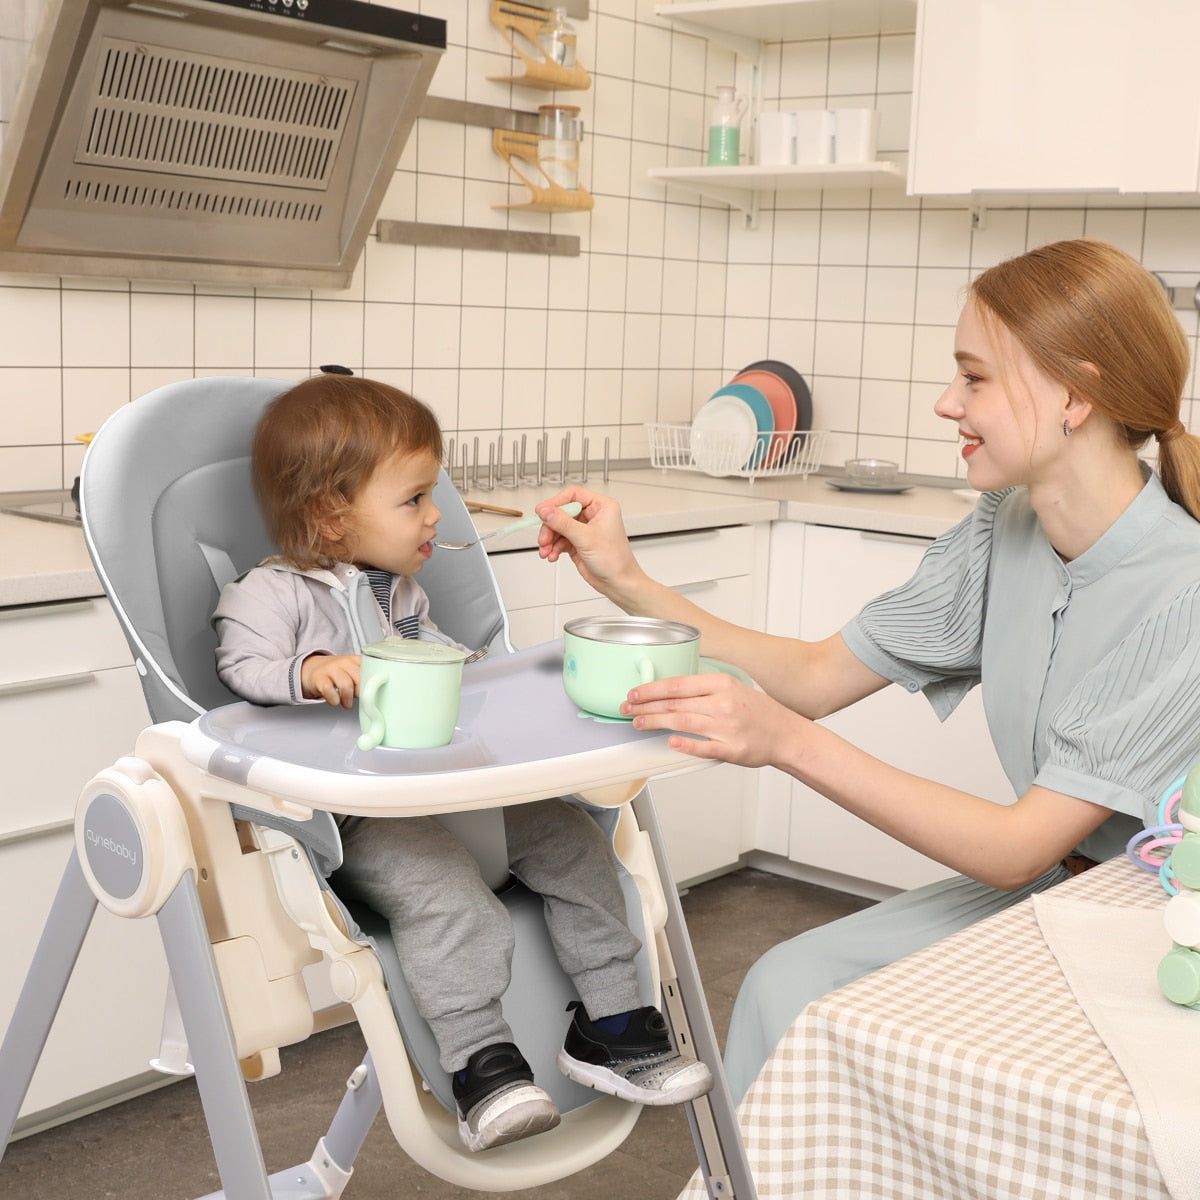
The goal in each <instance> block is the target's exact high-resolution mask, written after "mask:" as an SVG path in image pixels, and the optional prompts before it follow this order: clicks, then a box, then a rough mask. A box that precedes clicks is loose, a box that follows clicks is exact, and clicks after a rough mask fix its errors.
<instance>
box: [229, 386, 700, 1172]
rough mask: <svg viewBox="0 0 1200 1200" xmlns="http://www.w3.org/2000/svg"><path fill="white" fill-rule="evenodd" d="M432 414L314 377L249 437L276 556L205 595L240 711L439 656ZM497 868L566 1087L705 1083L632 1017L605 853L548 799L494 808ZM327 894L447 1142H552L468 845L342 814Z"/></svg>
mask: <svg viewBox="0 0 1200 1200" xmlns="http://www.w3.org/2000/svg"><path fill="white" fill-rule="evenodd" d="M441 453H442V435H441V430H440V429H439V427H438V423H437V419H436V418H435V417H434V415H433V413H432V412H430V410H429V409H428V408H426V406H425V405H423V404H421V403H420V402H419V401H417V400H414V399H413V398H412V397H411V396H409V395H407V394H406V393H404V392H401V391H399V390H397V389H396V388H393V387H389V386H388V385H386V384H382V383H378V382H374V381H372V380H367V379H361V378H357V377H348V376H346V375H335V374H326V375H319V376H315V377H313V378H311V379H308V380H306V381H304V382H303V383H300V384H297V385H296V386H295V387H293V388H291V389H289V390H288V391H287V392H285V393H283V394H282V395H281V396H279V397H278V398H277V399H276V400H275V401H274V402H273V403H272V404H271V405H270V407H269V408H268V409H267V411H266V413H265V414H264V416H263V418H262V421H261V422H260V424H259V427H258V430H257V432H256V434H255V440H254V449H253V459H252V466H253V476H254V487H255V493H256V495H257V497H258V501H259V504H260V506H261V508H262V511H263V515H264V517H265V519H266V522H267V526H268V528H269V530H270V532H271V534H272V536H273V537H274V538H275V540H276V544H277V545H278V546H279V547H280V554H279V555H278V556H276V557H273V558H269V559H266V560H264V561H263V562H262V563H260V564H259V565H258V566H256V567H254V568H253V569H252V570H250V571H248V572H247V573H246V574H245V575H244V576H242V577H241V578H240V579H238V580H237V581H236V582H234V583H231V584H229V585H227V586H226V587H225V588H224V589H223V590H222V592H221V598H220V602H219V603H218V605H217V609H216V612H215V614H214V616H213V621H214V624H215V626H216V629H217V633H218V636H219V639H220V645H219V647H218V649H217V670H218V673H219V674H220V677H221V679H222V681H223V682H224V683H225V685H226V686H227V687H228V688H230V690H231V691H233V692H235V693H236V694H237V695H239V696H242V697H243V698H244V699H246V700H249V701H252V702H254V703H256V704H301V703H304V702H306V701H312V702H320V701H324V702H325V703H327V704H331V705H335V706H337V705H340V706H342V707H344V708H351V707H352V706H353V704H354V700H355V696H356V694H357V691H358V685H359V671H360V658H359V653H360V651H361V649H362V647H363V646H364V645H367V644H368V643H370V642H374V641H378V640H380V639H381V638H384V637H387V636H396V635H398V634H399V635H401V636H404V637H415V638H421V639H423V640H426V641H439V642H444V643H448V644H451V645H457V643H455V642H453V641H452V639H450V638H448V637H447V636H446V635H445V634H443V633H442V632H440V631H439V630H438V628H437V626H436V625H435V624H434V623H433V622H432V620H431V619H430V614H429V600H428V597H427V596H426V594H425V592H424V591H423V590H422V588H421V587H420V585H419V584H418V583H417V581H416V579H415V578H414V577H415V576H416V574H417V573H418V572H419V571H420V570H421V568H422V567H423V566H424V565H425V562H426V561H427V560H428V559H429V557H430V555H431V554H432V553H433V549H434V548H433V545H432V540H433V538H434V537H435V535H436V533H437V522H438V520H439V518H440V516H441V514H440V513H439V511H438V509H437V508H436V507H435V505H434V503H433V499H432V493H433V488H434V484H435V483H436V482H437V478H438V470H439V463H440V460H441ZM504 824H505V833H506V839H507V845H508V855H509V868H510V870H511V871H512V873H513V875H514V876H516V878H517V879H519V880H520V881H521V882H522V883H524V884H525V885H526V886H527V887H529V888H530V889H532V890H533V891H534V892H537V893H539V894H540V895H541V896H542V897H543V899H544V910H545V917H546V923H547V926H548V928H549V931H550V937H551V941H552V943H553V945H554V949H555V953H556V954H557V956H558V959H559V962H560V963H561V964H562V967H563V970H564V971H565V972H566V974H567V975H568V976H569V977H570V979H571V981H572V983H573V984H574V986H575V989H576V991H577V992H578V994H579V997H580V1000H579V1001H577V1002H574V1003H573V1004H572V1005H571V1006H570V1007H571V1009H572V1010H573V1016H572V1019H571V1022H570V1025H569V1028H568V1030H567V1033H566V1039H565V1042H564V1044H563V1047H562V1049H561V1050H560V1051H559V1054H558V1066H559V1069H560V1070H561V1071H562V1072H563V1073H564V1074H565V1075H567V1076H568V1077H569V1078H571V1079H574V1080H576V1081H577V1082H579V1083H581V1084H584V1085H586V1086H588V1087H592V1088H596V1089H597V1090H599V1091H602V1092H607V1093H610V1094H612V1095H616V1096H620V1097H622V1098H623V1099H626V1100H630V1101H633V1102H635V1103H638V1104H677V1103H681V1102H683V1101H685V1100H693V1099H695V1098H696V1097H697V1096H700V1095H703V1094H704V1093H705V1092H707V1091H708V1089H709V1088H710V1087H711V1086H712V1076H711V1074H710V1073H709V1070H708V1068H707V1067H706V1066H705V1065H704V1064H703V1063H701V1062H698V1061H697V1060H696V1059H695V1058H694V1057H692V1056H691V1055H689V1054H684V1053H681V1052H679V1051H677V1050H676V1049H674V1048H673V1046H672V1045H671V1041H670V1038H669V1035H668V1032H667V1027H666V1022H665V1021H664V1019H663V1017H662V1015H661V1013H660V1012H659V1011H658V1010H657V1009H656V1008H653V1007H643V1006H641V1005H640V1003H639V1001H640V996H639V992H638V984H637V974H636V965H635V956H636V955H637V953H638V951H639V949H640V943H639V941H638V939H637V937H636V936H635V935H634V934H633V933H632V932H631V930H630V929H629V926H628V922H627V919H626V911H625V901H624V896H623V894H622V891H621V886H620V882H619V880H618V877H617V871H616V866H615V863H614V860H613V854H612V849H611V846H610V845H609V842H608V839H607V838H606V837H605V835H604V834H603V833H602V831H601V830H600V828H599V826H598V825H597V824H596V823H595V821H593V820H592V818H591V817H590V816H588V815H587V813H586V812H584V811H583V810H582V809H581V808H580V807H579V806H578V805H575V804H572V803H569V802H568V801H566V800H563V799H561V798H558V797H555V798H552V799H547V800H540V801H537V802H536V803H532V804H522V805H515V806H511V807H508V808H505V809H504ZM338 825H339V828H340V832H341V837H342V846H343V862H342V866H341V867H340V868H339V870H338V871H337V872H336V873H335V875H334V876H333V880H332V882H333V884H334V886H335V888H336V889H337V891H338V893H339V895H342V896H344V897H346V898H348V899H357V900H360V901H362V902H364V903H366V904H367V905H369V906H370V907H371V908H372V909H374V910H375V911H376V912H378V913H380V915H382V916H383V917H385V918H386V919H387V921H388V924H389V926H390V928H391V931H392V936H393V938H394V940H395V944H396V950H397V952H398V954H399V958H400V964H401V967H402V968H403V971H404V976H405V979H406V981H407V983H408V985H409V989H410V991H411V992H412V995H413V999H414V1000H415V1002H416V1005H417V1008H418V1010H419V1012H420V1013H421V1015H422V1017H424V1019H425V1020H426V1022H428V1024H429V1027H430V1029H431V1030H432V1031H433V1035H434V1037H435V1039H436V1041H437V1045H438V1051H439V1055H440V1060H441V1065H442V1067H443V1068H444V1069H445V1070H446V1071H447V1072H449V1074H450V1075H451V1078H452V1089H453V1093H454V1097H455V1100H456V1103H457V1108H458V1123H459V1133H460V1135H461V1137H462V1140H463V1142H464V1143H465V1144H466V1145H467V1146H468V1147H469V1148H470V1149H471V1150H484V1149H487V1148H489V1147H492V1146H499V1145H503V1144H504V1143H505V1142H511V1141H515V1140H516V1139H518V1138H523V1137H528V1136H530V1135H531V1134H535V1133H540V1132H542V1131H543V1130H546V1129H551V1128H553V1127H554V1126H555V1125H557V1124H558V1122H559V1119H560V1117H559V1112H558V1109H557V1107H556V1105H555V1104H554V1101H553V1100H552V1099H551V1098H550V1096H549V1095H548V1094H547V1093H546V1092H545V1091H544V1090H543V1089H542V1088H540V1087H538V1086H537V1085H536V1084H535V1083H534V1080H533V1072H532V1071H531V1070H530V1067H529V1064H528V1063H527V1062H526V1060H525V1058H524V1056H523V1055H522V1054H521V1052H520V1050H519V1049H518V1048H517V1047H516V1046H515V1045H514V1044H513V1041H512V1031H511V1029H510V1028H509V1026H508V1024H507V1023H506V1022H505V1020H504V1015H503V1012H502V1010H501V1002H500V998H501V996H502V995H503V993H504V991H505V989H506V987H507V986H508V982H509V974H510V968H511V962H512V954H513V930H512V925H511V922H510V919H509V917H508V914H507V911H506V910H505V908H504V906H503V905H502V904H501V903H500V901H499V900H498V899H497V898H496V896H495V895H494V894H493V893H492V891H491V889H490V888H489V887H488V886H487V885H486V884H485V883H484V881H483V879H482V878H481V876H480V873H479V868H478V865H477V864H476V862H475V859H474V858H473V857H472V856H471V854H470V853H469V852H468V850H467V849H466V847H465V846H464V845H463V844H462V843H461V842H460V841H459V840H458V839H457V838H455V837H454V836H453V835H452V834H451V833H449V832H448V831H447V830H446V829H444V828H443V827H442V826H441V825H440V824H438V823H437V822H436V821H435V820H434V819H433V818H432V817H404V818H396V819H389V818H364V817H353V816H350V817H340V818H338Z"/></svg>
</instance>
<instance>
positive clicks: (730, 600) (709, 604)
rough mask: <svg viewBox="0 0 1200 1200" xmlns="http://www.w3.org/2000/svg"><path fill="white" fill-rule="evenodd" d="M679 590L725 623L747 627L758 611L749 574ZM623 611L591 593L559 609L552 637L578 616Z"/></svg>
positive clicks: (597, 615) (710, 581)
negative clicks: (749, 616)
mask: <svg viewBox="0 0 1200 1200" xmlns="http://www.w3.org/2000/svg"><path fill="white" fill-rule="evenodd" d="M675 591H677V592H678V593H679V594H680V595H681V596H686V597H687V598H688V599H689V600H692V601H694V602H695V603H696V604H698V605H700V607H701V608H703V609H705V610H706V611H708V612H710V613H712V615H713V616H714V617H720V618H721V620H723V621H734V622H736V623H737V624H740V625H745V624H746V623H747V621H748V620H749V618H748V617H747V614H748V613H752V612H753V611H754V609H753V604H754V586H753V582H752V580H751V578H750V576H748V575H742V576H739V577H738V578H737V579H706V580H703V581H701V582H699V583H691V584H686V583H685V584H681V585H679V586H677V587H676V588H675ZM620 612H621V610H620V609H619V608H618V607H617V606H616V605H615V604H613V603H612V601H611V600H606V599H605V598H604V597H603V596H598V595H596V593H595V592H588V593H587V598H586V599H583V600H575V601H573V602H572V603H570V604H560V605H559V606H558V628H557V629H556V630H555V631H554V633H553V634H552V635H551V636H553V637H558V636H559V634H561V633H562V627H563V625H564V624H565V623H566V622H567V621H571V620H573V619H574V618H575V617H614V616H618V615H619V614H620Z"/></svg>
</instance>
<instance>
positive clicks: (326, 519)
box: [309, 501, 349, 547]
mask: <svg viewBox="0 0 1200 1200" xmlns="http://www.w3.org/2000/svg"><path fill="white" fill-rule="evenodd" d="M309 524H310V526H311V527H312V528H314V529H316V531H317V533H319V534H320V535H321V540H322V541H323V542H324V543H325V544H326V545H327V546H329V547H336V546H341V545H342V543H343V541H344V540H345V538H346V535H347V532H348V529H349V526H348V524H347V521H346V514H345V513H344V512H336V511H334V510H332V509H331V508H330V507H329V506H328V505H323V504H320V503H319V502H316V501H314V502H313V504H312V507H311V508H310V509H309Z"/></svg>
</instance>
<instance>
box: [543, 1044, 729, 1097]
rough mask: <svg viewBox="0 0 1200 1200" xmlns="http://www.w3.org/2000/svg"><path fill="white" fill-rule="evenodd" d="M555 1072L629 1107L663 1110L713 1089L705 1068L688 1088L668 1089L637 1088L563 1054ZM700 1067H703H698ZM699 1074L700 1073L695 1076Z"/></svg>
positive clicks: (596, 1066) (602, 1068)
mask: <svg viewBox="0 0 1200 1200" xmlns="http://www.w3.org/2000/svg"><path fill="white" fill-rule="evenodd" d="M557 1061H558V1069H559V1070H560V1071H561V1072H562V1073H563V1074H564V1075H565V1076H566V1077H567V1078H568V1079H573V1080H574V1081H575V1082H576V1083H581V1084H583V1086H584V1087H588V1088H591V1089H592V1090H593V1091H597V1092H604V1094H605V1095H607V1096H616V1097H617V1099H618V1100H628V1101H630V1103H632V1104H646V1105H649V1106H651V1107H654V1108H658V1107H665V1106H666V1105H669V1104H684V1103H686V1102H687V1101H689V1100H697V1099H699V1098H700V1097H701V1096H703V1095H705V1094H706V1093H707V1092H709V1091H710V1090H711V1088H712V1085H713V1080H712V1075H711V1074H710V1073H709V1071H708V1068H707V1067H705V1068H704V1075H703V1076H699V1077H698V1078H696V1079H695V1080H693V1081H692V1082H691V1083H690V1084H686V1085H684V1086H682V1087H677V1088H671V1089H670V1090H669V1091H664V1090H663V1089H662V1088H644V1087H638V1085H637V1084H636V1083H630V1082H629V1080H628V1079H625V1078H624V1077H623V1076H621V1075H618V1074H616V1073H615V1072H614V1071H611V1070H609V1068H608V1067H602V1066H599V1065H597V1064H596V1063H588V1062H582V1061H581V1060H580V1059H578V1058H573V1057H572V1056H571V1055H570V1054H568V1053H567V1052H566V1050H560V1051H559V1052H558V1060H557ZM697 1065H698V1066H703V1065H704V1064H703V1063H697ZM697 1074H699V1073H697Z"/></svg>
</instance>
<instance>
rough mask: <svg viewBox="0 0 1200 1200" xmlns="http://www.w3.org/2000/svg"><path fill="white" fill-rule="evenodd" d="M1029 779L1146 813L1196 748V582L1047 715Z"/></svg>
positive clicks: (1199, 650)
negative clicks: (1039, 755) (1043, 750)
mask: <svg viewBox="0 0 1200 1200" xmlns="http://www.w3.org/2000/svg"><path fill="white" fill-rule="evenodd" d="M1047 742H1048V746H1047V755H1046V760H1045V762H1044V764H1043V766H1042V768H1041V770H1040V771H1039V772H1038V774H1037V777H1036V779H1035V780H1034V782H1035V783H1037V784H1038V785H1040V786H1042V787H1045V788H1050V789H1052V790H1053V791H1056V792H1063V793H1065V794H1066V795H1071V796H1082V797H1084V798H1085V799H1087V800H1090V801H1092V802H1093V803H1096V804H1103V805H1104V806H1105V807H1106V808H1111V809H1114V810H1115V811H1117V812H1123V813H1127V814H1128V815H1130V816H1133V817H1137V818H1138V819H1139V820H1144V821H1149V823H1151V824H1153V823H1154V821H1153V820H1152V818H1153V817H1154V815H1155V809H1156V807H1157V804H1158V800H1159V795H1160V793H1161V791H1162V788H1163V786H1164V783H1163V781H1164V779H1166V780H1168V781H1169V780H1171V779H1175V778H1177V777H1178V776H1180V775H1182V774H1183V773H1184V772H1186V771H1187V769H1188V768H1189V767H1190V766H1191V765H1192V764H1193V763H1194V762H1195V761H1196V760H1197V758H1200V583H1195V584H1191V585H1190V586H1188V587H1187V588H1186V589H1184V590H1182V591H1180V592H1179V593H1178V595H1177V596H1175V597H1174V599H1173V600H1172V601H1171V602H1170V603H1169V604H1167V605H1166V606H1164V607H1163V608H1161V609H1160V610H1159V611H1157V612H1154V613H1152V614H1151V615H1149V616H1148V617H1146V619H1145V620H1144V621H1142V622H1141V623H1140V624H1139V625H1138V626H1137V627H1136V628H1135V629H1134V630H1133V631H1132V632H1131V633H1130V634H1129V636H1128V637H1126V638H1125V639H1124V640H1123V641H1121V642H1120V644H1119V645H1117V646H1115V647H1114V648H1113V650H1112V651H1110V652H1109V653H1108V654H1107V655H1105V656H1104V658H1102V659H1101V660H1100V661H1099V662H1098V663H1097V664H1096V666H1095V667H1093V668H1092V669H1091V670H1090V671H1088V672H1087V674H1086V675H1084V677H1083V678H1082V679H1081V680H1080V682H1079V684H1078V685H1077V686H1076V687H1075V688H1074V690H1073V691H1072V692H1071V693H1070V694H1069V695H1068V697H1067V698H1066V699H1065V700H1064V702H1063V703H1062V704H1061V705H1060V706H1059V709H1058V711H1057V712H1056V713H1055V714H1054V716H1053V718H1052V719H1051V721H1050V724H1049V730H1048V736H1047Z"/></svg>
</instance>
